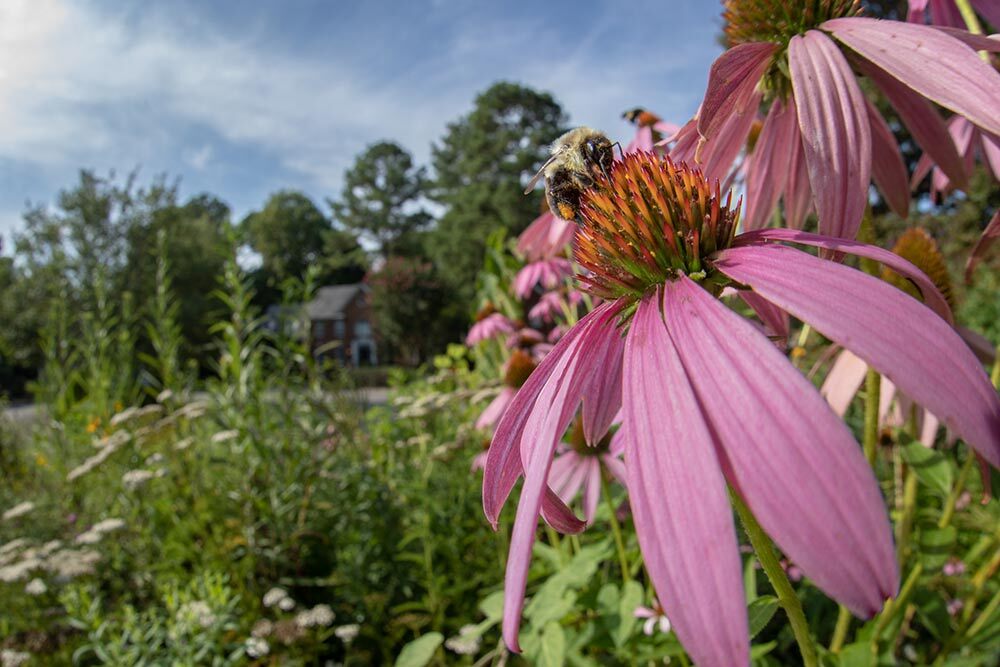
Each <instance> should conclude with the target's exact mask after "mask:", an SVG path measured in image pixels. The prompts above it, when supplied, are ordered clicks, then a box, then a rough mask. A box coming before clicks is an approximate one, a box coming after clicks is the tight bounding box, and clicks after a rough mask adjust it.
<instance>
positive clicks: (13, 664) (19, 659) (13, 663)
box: [0, 648, 31, 667]
mask: <svg viewBox="0 0 1000 667" xmlns="http://www.w3.org/2000/svg"><path fill="white" fill-rule="evenodd" d="M30 658H31V654H30V653H25V652H24V651H12V650H11V649H9V648H5V649H3V650H2V651H0V667H20V666H21V665H23V664H25V663H26V662H28V660H29V659H30Z"/></svg>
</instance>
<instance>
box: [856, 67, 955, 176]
mask: <svg viewBox="0 0 1000 667" xmlns="http://www.w3.org/2000/svg"><path fill="white" fill-rule="evenodd" d="M856 65H857V66H858V69H860V70H861V72H862V73H863V74H864V75H865V76H867V77H868V78H869V79H871V80H872V81H873V82H874V83H875V85H877V86H878V87H879V88H880V89H881V90H882V92H883V93H885V96H886V97H887V98H889V102H891V103H892V106H893V108H895V109H896V111H897V112H898V113H899V117H900V119H901V120H902V121H903V124H904V125H906V127H907V129H908V130H909V131H910V133H911V134H912V135H913V138H914V139H915V140H916V142H917V143H918V144H919V145H920V147H921V148H923V149H924V152H925V153H927V154H928V155H930V157H931V158H932V159H933V161H934V163H935V164H937V165H938V166H939V167H941V169H943V170H944V172H945V173H946V174H948V178H949V180H951V182H952V183H953V184H954V185H955V187H957V188H961V187H964V185H965V181H966V178H967V174H966V173H965V169H964V167H963V166H962V160H961V158H960V157H959V155H958V151H956V150H955V144H954V143H953V142H952V140H951V135H949V134H948V128H947V127H945V124H944V121H943V120H941V116H940V115H939V114H938V112H937V111H936V110H935V109H934V107H933V106H932V105H931V103H930V102H928V101H927V100H926V99H924V98H923V97H921V96H920V95H918V94H917V93H915V92H913V90H911V89H910V88H908V87H907V86H905V85H903V84H902V83H900V82H899V81H897V80H896V79H894V78H893V77H891V76H889V75H888V74H886V73H885V72H884V71H882V70H881V69H879V68H878V67H875V66H874V65H872V64H871V63H869V62H868V61H866V60H858V61H857V62H856ZM919 182H920V181H919V179H918V180H916V181H911V185H915V184H916V183H919Z"/></svg>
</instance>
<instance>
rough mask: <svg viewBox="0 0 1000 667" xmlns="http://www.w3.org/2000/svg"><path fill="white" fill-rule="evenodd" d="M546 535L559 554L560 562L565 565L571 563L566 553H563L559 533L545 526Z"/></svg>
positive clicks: (547, 525)
mask: <svg viewBox="0 0 1000 667" xmlns="http://www.w3.org/2000/svg"><path fill="white" fill-rule="evenodd" d="M545 534H546V535H548V536H549V543H550V544H551V545H552V547H553V548H554V549H555V550H556V551H558V552H559V561H560V562H561V563H562V564H563V565H565V564H566V563H567V562H569V558H568V557H567V556H566V552H565V551H563V545H562V540H560V539H559V533H557V532H556V531H555V529H554V528H552V526H550V525H549V524H545Z"/></svg>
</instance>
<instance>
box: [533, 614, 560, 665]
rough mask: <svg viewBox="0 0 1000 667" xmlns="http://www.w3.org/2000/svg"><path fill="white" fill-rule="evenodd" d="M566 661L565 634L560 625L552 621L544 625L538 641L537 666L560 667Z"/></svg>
mask: <svg viewBox="0 0 1000 667" xmlns="http://www.w3.org/2000/svg"><path fill="white" fill-rule="evenodd" d="M565 663H566V634H565V633H564V632H563V629H562V626H561V625H559V624H558V623H555V622H552V623H549V624H548V625H546V626H545V630H544V631H543V632H542V636H541V640H540V641H539V643H538V656H537V658H536V660H535V661H534V664H536V665H538V667H562V666H563V665H564V664H565Z"/></svg>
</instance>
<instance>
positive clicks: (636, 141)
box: [625, 125, 653, 153]
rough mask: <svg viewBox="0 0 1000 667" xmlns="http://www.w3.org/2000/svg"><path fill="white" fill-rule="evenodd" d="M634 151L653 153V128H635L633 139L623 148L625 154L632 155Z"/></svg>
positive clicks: (646, 126)
mask: <svg viewBox="0 0 1000 667" xmlns="http://www.w3.org/2000/svg"><path fill="white" fill-rule="evenodd" d="M636 151H647V152H652V151H653V128H651V127H650V126H648V125H642V126H640V127H638V128H636V130H635V137H634V138H633V139H632V141H630V142H629V144H628V146H626V147H625V152H626V153H634V152H636Z"/></svg>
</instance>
